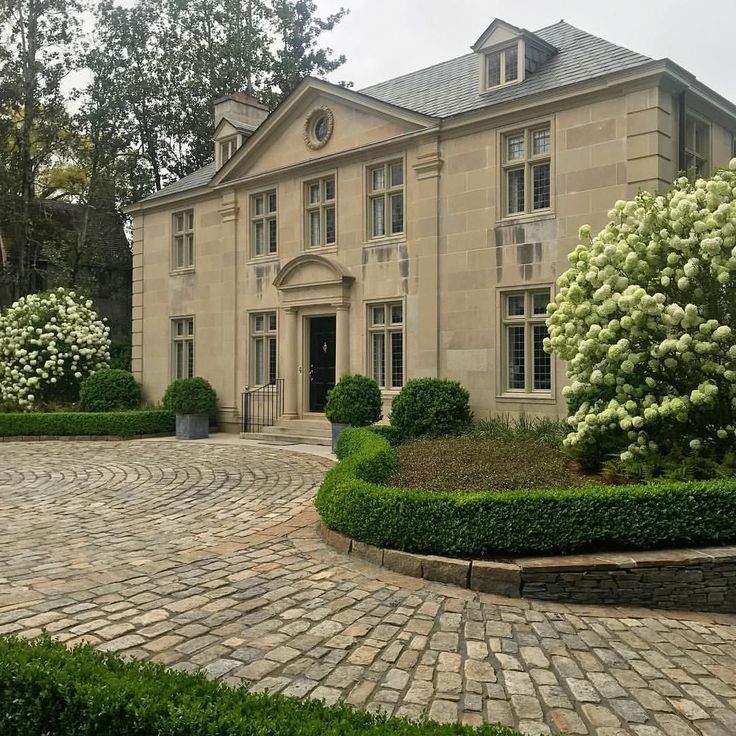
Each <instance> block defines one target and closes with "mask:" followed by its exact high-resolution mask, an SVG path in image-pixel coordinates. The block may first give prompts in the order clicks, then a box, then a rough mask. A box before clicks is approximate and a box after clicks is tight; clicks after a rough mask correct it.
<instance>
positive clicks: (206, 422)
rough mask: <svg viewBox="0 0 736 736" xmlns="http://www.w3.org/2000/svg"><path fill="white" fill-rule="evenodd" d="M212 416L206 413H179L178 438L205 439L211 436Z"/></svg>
mask: <svg viewBox="0 0 736 736" xmlns="http://www.w3.org/2000/svg"><path fill="white" fill-rule="evenodd" d="M209 429H210V418H209V417H208V416H207V415H206V414H177V415H176V439H178V440H204V439H206V438H207V437H209V436H210V433H209Z"/></svg>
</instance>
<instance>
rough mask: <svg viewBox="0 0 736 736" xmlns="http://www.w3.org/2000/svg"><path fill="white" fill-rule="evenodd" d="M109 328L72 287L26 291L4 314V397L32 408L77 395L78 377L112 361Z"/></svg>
mask: <svg viewBox="0 0 736 736" xmlns="http://www.w3.org/2000/svg"><path fill="white" fill-rule="evenodd" d="M108 333H109V328H108V327H107V326H106V325H105V324H104V322H102V321H101V320H100V319H99V318H98V316H97V314H96V312H95V311H94V310H93V309H92V302H91V301H90V300H88V299H84V298H82V297H80V296H79V295H78V294H76V293H75V292H74V291H68V290H66V289H56V290H54V291H49V292H45V293H42V294H31V295H30V296H26V297H22V298H21V299H19V300H18V301H17V302H15V303H14V304H12V305H11V306H10V307H8V309H6V310H5V312H3V313H2V314H0V403H5V404H10V405H11V406H16V407H17V408H19V409H21V410H24V411H28V410H31V409H32V408H33V407H34V406H35V405H37V404H39V403H43V402H45V401H57V400H58V401H64V400H67V401H73V400H76V399H77V398H78V396H79V385H80V383H81V382H82V381H83V380H84V379H85V378H87V376H89V375H90V374H91V373H93V372H94V371H96V370H98V369H100V368H105V367H107V365H108V361H109V360H110V340H109V338H108Z"/></svg>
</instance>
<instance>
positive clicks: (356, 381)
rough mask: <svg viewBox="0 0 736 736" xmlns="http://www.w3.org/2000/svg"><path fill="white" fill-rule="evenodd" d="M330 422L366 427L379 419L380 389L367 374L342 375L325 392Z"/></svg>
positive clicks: (326, 409)
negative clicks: (327, 391) (328, 390)
mask: <svg viewBox="0 0 736 736" xmlns="http://www.w3.org/2000/svg"><path fill="white" fill-rule="evenodd" d="M325 414H326V415H327V418H328V419H329V420H330V421H331V422H336V423H338V424H349V425H351V426H352V427H366V426H368V425H369V424H374V423H375V422H377V421H379V420H380V419H381V389H380V388H378V384H377V383H376V382H375V381H374V380H373V379H372V378H368V376H360V375H355V376H343V377H342V378H341V379H340V380H339V381H338V382H337V384H336V385H335V387H334V388H332V389H331V390H330V392H329V393H328V394H327V406H326V407H325Z"/></svg>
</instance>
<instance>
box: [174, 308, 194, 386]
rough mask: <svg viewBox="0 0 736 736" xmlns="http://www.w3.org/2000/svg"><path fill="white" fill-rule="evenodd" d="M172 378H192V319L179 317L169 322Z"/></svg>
mask: <svg viewBox="0 0 736 736" xmlns="http://www.w3.org/2000/svg"><path fill="white" fill-rule="evenodd" d="M171 343H172V344H171V375H172V378H174V379H177V378H192V376H194V319H193V318H192V317H180V318H177V319H172V320H171Z"/></svg>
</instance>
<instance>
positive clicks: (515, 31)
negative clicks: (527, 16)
mask: <svg viewBox="0 0 736 736" xmlns="http://www.w3.org/2000/svg"><path fill="white" fill-rule="evenodd" d="M509 35H510V36H516V37H517V38H527V39H529V40H530V41H532V42H534V43H536V44H538V45H539V46H541V47H542V48H544V49H545V50H546V51H548V52H550V53H554V52H555V51H557V49H556V48H555V47H554V46H552V44H550V43H549V42H547V41H545V40H544V39H542V38H540V37H539V36H537V35H536V34H534V33H530V32H529V31H527V30H526V28H518V27H517V26H513V25H511V23H507V22H506V21H505V20H501V19H500V18H496V19H495V20H494V21H493V22H492V23H491V25H489V26H488V28H486V29H485V31H483V33H481V34H480V37H479V38H478V40H477V41H476V42H475V43H474V44H473V45H472V46H471V47H470V48H471V49H473V51H476V52H477V51H481V50H482V49H485V48H486V47H492V46H493V45H495V41H494V36H501V37H506V36H509ZM491 41H493V43H489V42H491Z"/></svg>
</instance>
